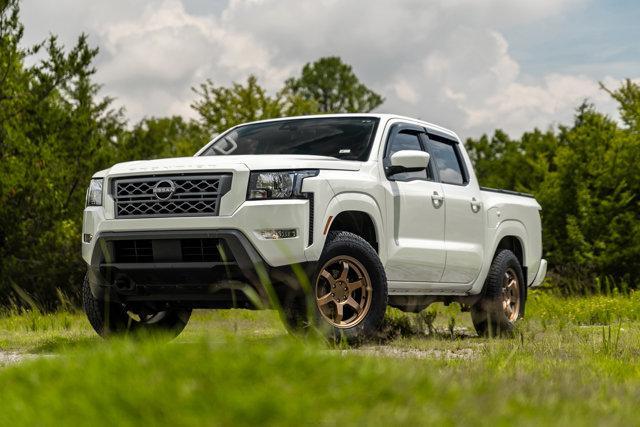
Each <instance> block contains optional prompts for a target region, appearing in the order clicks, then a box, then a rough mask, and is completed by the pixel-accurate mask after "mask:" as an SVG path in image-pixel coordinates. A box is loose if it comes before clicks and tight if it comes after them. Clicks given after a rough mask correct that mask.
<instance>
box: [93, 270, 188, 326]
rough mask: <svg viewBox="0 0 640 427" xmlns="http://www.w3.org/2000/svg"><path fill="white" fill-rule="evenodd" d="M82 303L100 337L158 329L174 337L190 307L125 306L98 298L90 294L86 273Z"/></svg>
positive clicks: (184, 324) (183, 324)
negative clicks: (148, 307) (183, 308)
mask: <svg viewBox="0 0 640 427" xmlns="http://www.w3.org/2000/svg"><path fill="white" fill-rule="evenodd" d="M82 305H83V308H84V311H85V313H86V315H87V318H88V319H89V323H91V326H92V327H93V329H94V330H95V331H96V332H97V333H98V334H99V335H100V336H102V337H107V336H109V335H118V334H123V333H127V332H147V333H154V332H159V333H166V334H168V335H169V336H171V337H176V336H178V335H179V334H180V332H182V330H183V329H184V328H185V326H187V323H188V322H189V318H190V317H191V310H172V309H167V310H162V311H157V310H153V309H151V310H149V309H143V308H142V307H139V308H137V309H127V307H125V306H124V305H123V304H120V303H115V302H109V301H105V300H99V299H97V298H95V297H94V296H93V294H92V293H91V289H90V287H89V280H88V278H87V277H86V276H85V278H84V282H83V283H82Z"/></svg>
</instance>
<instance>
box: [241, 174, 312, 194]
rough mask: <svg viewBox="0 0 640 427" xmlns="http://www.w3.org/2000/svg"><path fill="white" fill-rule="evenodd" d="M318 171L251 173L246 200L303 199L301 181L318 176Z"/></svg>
mask: <svg viewBox="0 0 640 427" xmlns="http://www.w3.org/2000/svg"><path fill="white" fill-rule="evenodd" d="M318 173H319V171H318V170H299V171H277V172H252V173H251V177H250V178H249V189H248V191H247V200H263V199H292V198H297V197H304V195H303V194H302V180H304V179H305V178H307V177H309V176H316V175H318Z"/></svg>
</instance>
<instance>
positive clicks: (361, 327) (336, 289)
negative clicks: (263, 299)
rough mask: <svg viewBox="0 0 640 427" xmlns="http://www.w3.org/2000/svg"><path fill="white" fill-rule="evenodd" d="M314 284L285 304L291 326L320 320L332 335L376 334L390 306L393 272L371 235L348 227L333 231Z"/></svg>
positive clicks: (355, 338) (320, 326)
mask: <svg viewBox="0 0 640 427" xmlns="http://www.w3.org/2000/svg"><path fill="white" fill-rule="evenodd" d="M311 286H312V289H311V293H312V294H311V295H306V296H304V295H301V294H299V295H297V296H296V297H295V298H292V299H290V300H289V301H288V302H287V303H286V304H285V306H284V308H283V314H284V316H283V318H284V321H285V323H286V324H287V326H288V327H289V328H290V329H292V330H294V331H296V332H297V331H301V330H302V331H305V329H309V328H311V327H313V326H315V327H316V328H317V329H319V330H320V331H321V332H322V333H323V334H324V335H326V336H328V337H331V338H334V339H336V340H338V339H341V338H342V337H344V338H346V339H347V340H348V341H352V342H353V341H361V340H366V339H370V338H373V337H374V336H376V334H377V333H378V331H379V328H380V325H381V324H382V320H383V318H384V312H385V310H386V307H387V278H386V275H385V272H384V267H383V266H382V263H381V262H380V258H378V254H377V253H376V251H375V250H374V249H373V247H371V245H370V244H369V243H368V242H367V241H366V240H364V239H362V238H361V237H359V236H357V235H355V234H353V233H349V232H345V231H335V232H331V233H329V236H328V238H327V244H326V246H325V249H324V251H323V253H322V256H321V257H320V260H319V261H318V268H317V270H316V272H315V274H314V277H313V278H312V280H311ZM309 307H311V310H309ZM309 317H311V319H309Z"/></svg>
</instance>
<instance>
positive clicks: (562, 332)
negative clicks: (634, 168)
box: [0, 292, 640, 426]
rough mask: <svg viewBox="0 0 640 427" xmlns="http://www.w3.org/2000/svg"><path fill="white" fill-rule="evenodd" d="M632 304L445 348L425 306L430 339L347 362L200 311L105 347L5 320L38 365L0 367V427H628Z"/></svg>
mask: <svg viewBox="0 0 640 427" xmlns="http://www.w3.org/2000/svg"><path fill="white" fill-rule="evenodd" d="M639 304H640V300H639V299H638V298H637V297H636V296H635V295H634V296H632V297H631V298H628V297H622V296H616V297H613V296H612V297H606V298H602V297H587V298H570V299H564V298H560V297H557V296H553V295H550V294H548V293H539V292H535V293H534V295H533V296H532V298H531V300H530V304H529V307H528V308H529V309H530V310H529V312H528V316H527V319H526V321H525V322H523V323H522V324H521V326H520V328H519V331H518V334H517V336H516V338H515V339H485V338H478V337H476V336H473V335H471V334H470V333H469V332H466V334H465V332H464V331H463V330H460V329H459V328H456V331H455V335H454V337H453V338H452V337H451V335H450V334H449V332H448V331H447V323H449V322H450V320H449V318H448V317H449V315H450V314H451V310H448V309H447V308H445V307H442V306H433V307H431V308H430V310H432V311H433V312H435V311H437V316H438V319H437V321H436V322H435V329H436V332H435V333H433V334H429V335H425V334H422V335H420V336H409V337H407V336H400V337H398V338H396V339H393V340H390V341H386V342H384V345H383V346H380V345H375V344H374V345H367V346H363V347H359V348H346V349H343V348H336V347H333V346H330V345H327V344H324V343H320V342H313V341H311V342H309V341H307V342H302V341H300V340H298V339H295V338H293V337H289V336H287V335H286V332H285V331H284V329H283V328H282V326H281V325H280V323H279V321H278V317H277V315H276V314H275V313H274V312H270V311H262V312H254V311H245V310H222V311H218V312H199V313H196V314H195V315H194V319H193V320H194V322H193V323H190V324H189V326H188V327H187V329H186V330H185V335H184V336H181V337H180V338H179V342H178V343H170V344H165V343H162V342H160V341H157V340H152V339H143V340H135V339H132V338H130V337H129V338H127V339H124V340H115V339H114V340H109V341H102V340H101V339H99V338H98V337H96V336H95V334H94V333H93V331H91V330H90V326H89V325H88V324H87V323H86V322H85V321H83V320H82V317H81V316H82V315H81V314H72V313H56V314H49V315H40V314H35V313H28V314H24V315H11V316H9V317H6V318H5V317H0V348H3V349H7V348H10V349H12V350H13V351H24V350H25V349H28V350H30V351H32V352H37V353H40V355H39V356H40V357H38V358H37V359H36V360H27V361H24V362H22V363H20V364H18V365H12V366H6V367H0V388H1V389H2V390H3V391H5V393H4V394H3V398H2V399H0V424H2V425H16V426H20V425H34V424H37V425H77V424H79V423H80V424H88V423H90V424H92V425H96V426H97V425H114V424H117V425H135V424H140V421H141V420H143V421H144V422H145V423H147V424H176V425H203V424H205V425H256V424H260V425H301V424H302V425H307V424H314V425H316V424H319V425H334V424H339V423H345V420H348V421H347V422H346V423H347V424H353V423H357V424H362V425H422V424H425V420H428V422H427V423H428V424H435V425H486V426H490V425H508V424H513V422H514V420H517V424H524V425H548V424H552V425H571V426H576V425H594V423H595V424H602V425H609V424H613V425H627V424H631V425H634V424H636V419H637V414H636V412H637V411H636V405H635V403H636V402H637V397H638V387H640V370H638V366H637V359H638V342H640V322H639V320H640V319H639V318H638V314H637V313H640V310H638V308H639ZM607 310H612V311H611V317H612V319H611V321H610V322H607V321H605V322H604V323H603V322H602V320H601V319H600V314H598V313H604V312H605V311H607ZM563 312H566V313H568V315H567V316H561V314H562V313H563ZM412 316H417V315H412ZM391 317H393V318H397V315H396V314H395V313H391ZM455 323H456V325H463V329H464V328H466V330H467V331H468V328H469V325H470V319H469V314H468V313H462V314H460V313H457V314H456V320H455ZM3 336H8V339H6V340H5V339H3ZM29 337H31V340H30V341H25V340H26V339H28V338H29ZM43 354H44V355H43ZM1 363H2V362H1V361H0V364H1ZM327 408H330V410H328V409H327ZM353 420H357V422H356V421H353Z"/></svg>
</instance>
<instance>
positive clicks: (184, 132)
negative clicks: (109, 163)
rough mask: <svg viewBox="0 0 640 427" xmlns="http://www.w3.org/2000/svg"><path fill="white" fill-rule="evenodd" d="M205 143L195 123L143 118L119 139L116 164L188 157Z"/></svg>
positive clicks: (172, 118)
mask: <svg viewBox="0 0 640 427" xmlns="http://www.w3.org/2000/svg"><path fill="white" fill-rule="evenodd" d="M208 141H209V135H208V133H207V132H206V131H205V130H204V129H203V128H202V126H200V125H199V124H198V123H197V122H195V121H186V120H184V119H183V118H182V117H179V116H173V117H160V118H146V119H144V120H142V121H140V122H139V123H137V124H136V125H135V126H134V127H133V129H131V131H129V132H126V133H125V134H124V135H123V137H122V140H121V141H120V142H119V144H118V152H117V154H116V160H117V161H126V160H131V159H139V160H145V159H157V158H166V157H183V156H192V155H193V154H195V153H196V152H197V151H198V150H199V149H200V148H201V147H202V146H203V145H204V144H205V143H206V142H208Z"/></svg>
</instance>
